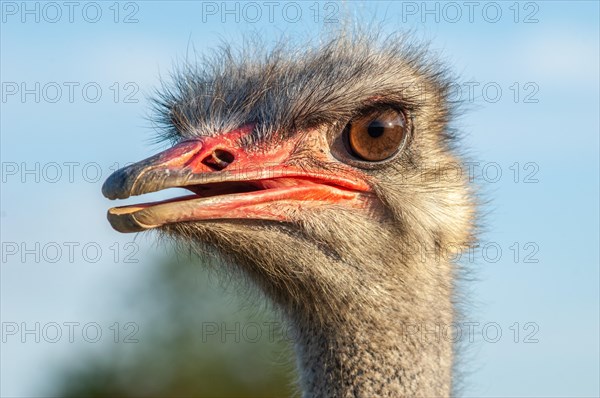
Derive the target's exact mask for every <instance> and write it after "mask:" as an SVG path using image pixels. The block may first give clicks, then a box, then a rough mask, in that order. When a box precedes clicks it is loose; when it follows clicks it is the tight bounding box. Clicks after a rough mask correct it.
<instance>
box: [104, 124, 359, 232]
mask: <svg viewBox="0 0 600 398" xmlns="http://www.w3.org/2000/svg"><path fill="white" fill-rule="evenodd" d="M247 133H248V131H247V130H236V131H234V132H231V133H228V134H224V135H221V136H218V137H203V138H201V139H197V140H192V141H185V142H182V143H180V144H177V145H175V146H174V147H172V148H170V149H168V150H166V151H164V152H161V153H159V154H157V155H155V156H152V157H150V158H148V159H145V160H142V161H140V162H138V163H135V164H132V165H130V166H127V167H125V168H122V169H120V170H117V171H116V172H114V173H113V174H112V175H110V176H109V178H108V179H107V180H106V182H105V183H104V185H103V186H102V193H103V194H104V196H105V197H107V198H109V199H125V198H128V197H130V196H135V195H141V194H145V193H149V192H155V191H160V190H163V189H166V188H174V187H178V188H186V189H188V190H190V191H191V192H192V195H188V196H184V197H180V198H175V199H172V200H166V201H162V202H152V203H144V204H138V205H132V206H123V207H113V208H111V209H109V210H108V220H109V222H110V223H111V225H112V226H113V228H114V229H116V230H117V231H119V232H139V231H143V230H147V229H151V228H156V227H160V226H163V225H166V224H172V223H180V222H188V221H204V220H216V219H246V220H248V219H255V220H273V221H284V222H285V221H292V220H293V219H294V218H295V217H297V216H298V214H299V213H298V211H301V210H306V209H307V208H310V207H322V206H327V205H339V204H343V205H347V206H351V207H363V206H364V201H363V199H364V196H365V195H368V191H369V186H368V185H367V183H366V182H365V181H364V180H362V179H360V178H358V176H357V175H351V174H350V175H351V177H342V176H340V175H339V174H340V173H339V172H337V173H334V172H331V171H327V170H322V169H319V170H317V169H308V168H306V167H302V168H301V167H296V166H292V165H288V164H286V160H288V159H289V157H290V154H291V152H292V150H293V148H294V147H295V144H296V143H295V142H289V143H288V144H287V145H280V146H278V147H277V148H274V149H272V150H268V151H261V152H260V153H250V152H248V151H246V150H245V149H243V148H241V147H240V146H239V144H238V143H239V139H240V137H241V136H242V135H244V134H247ZM317 153H321V152H318V151H317Z"/></svg>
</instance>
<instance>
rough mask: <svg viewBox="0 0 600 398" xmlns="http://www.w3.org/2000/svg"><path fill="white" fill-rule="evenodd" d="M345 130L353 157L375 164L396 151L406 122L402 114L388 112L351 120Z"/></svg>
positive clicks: (400, 142) (401, 139) (404, 133)
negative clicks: (346, 130)
mask: <svg viewBox="0 0 600 398" xmlns="http://www.w3.org/2000/svg"><path fill="white" fill-rule="evenodd" d="M347 128H348V142H349V143H350V148H351V149H352V152H354V155H355V156H357V157H359V158H361V159H363V160H368V161H372V162H376V161H381V160H385V159H387V158H389V157H390V156H392V155H393V154H394V153H396V151H398V149H399V148H400V146H401V145H402V142H403V141H404V136H405V135H406V120H405V119H404V115H403V114H402V113H399V112H396V111H394V110H388V111H385V112H383V113H375V114H369V115H367V116H363V117H360V118H358V119H356V120H353V121H351V122H350V124H349V125H348V127H347Z"/></svg>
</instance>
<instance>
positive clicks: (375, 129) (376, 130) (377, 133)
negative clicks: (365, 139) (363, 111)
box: [367, 120, 385, 138]
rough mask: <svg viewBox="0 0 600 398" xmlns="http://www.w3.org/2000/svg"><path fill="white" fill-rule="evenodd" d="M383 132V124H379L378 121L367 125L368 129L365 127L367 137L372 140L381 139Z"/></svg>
mask: <svg viewBox="0 0 600 398" xmlns="http://www.w3.org/2000/svg"><path fill="white" fill-rule="evenodd" d="M384 131H385V127H384V125H383V123H381V122H380V121H379V120H375V121H373V122H371V124H369V127H367V133H369V136H371V137H373V138H378V137H381V136H382V135H383V133H384Z"/></svg>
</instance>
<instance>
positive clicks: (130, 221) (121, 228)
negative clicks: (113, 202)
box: [106, 209, 147, 233]
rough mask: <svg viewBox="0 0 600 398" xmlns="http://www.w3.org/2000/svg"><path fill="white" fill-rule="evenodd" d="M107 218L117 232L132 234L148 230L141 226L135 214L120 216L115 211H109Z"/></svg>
mask: <svg viewBox="0 0 600 398" xmlns="http://www.w3.org/2000/svg"><path fill="white" fill-rule="evenodd" d="M106 218H107V219H108V222H109V223H110V225H111V226H112V227H113V228H114V229H115V231H117V232H121V233H131V232H141V231H144V230H146V229H147V228H145V227H144V226H142V225H140V223H139V222H138V221H137V220H136V219H135V217H134V216H133V214H119V213H118V212H116V211H115V210H114V209H109V210H108V212H107V213H106Z"/></svg>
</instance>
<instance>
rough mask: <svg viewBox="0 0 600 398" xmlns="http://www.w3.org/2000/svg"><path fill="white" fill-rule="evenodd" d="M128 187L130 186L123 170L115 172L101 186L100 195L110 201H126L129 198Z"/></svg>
mask: <svg viewBox="0 0 600 398" xmlns="http://www.w3.org/2000/svg"><path fill="white" fill-rule="evenodd" d="M128 185H130V184H129V180H128V178H127V174H126V173H124V172H123V169H120V170H117V171H115V172H114V173H112V174H111V175H110V176H108V178H107V179H106V181H104V184H102V195H104V197H105V198H107V199H110V200H114V199H127V198H128V197H129V196H130V195H129V191H130V189H129V188H130V187H128Z"/></svg>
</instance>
